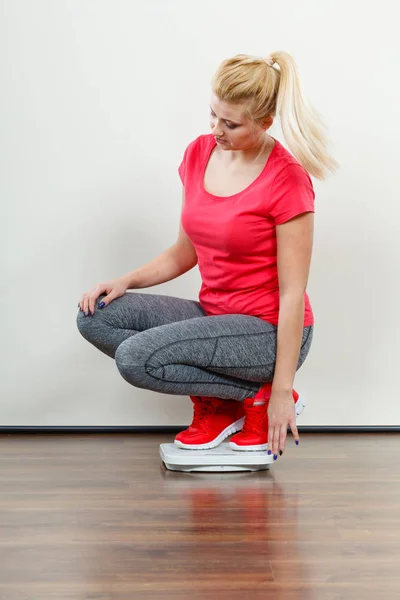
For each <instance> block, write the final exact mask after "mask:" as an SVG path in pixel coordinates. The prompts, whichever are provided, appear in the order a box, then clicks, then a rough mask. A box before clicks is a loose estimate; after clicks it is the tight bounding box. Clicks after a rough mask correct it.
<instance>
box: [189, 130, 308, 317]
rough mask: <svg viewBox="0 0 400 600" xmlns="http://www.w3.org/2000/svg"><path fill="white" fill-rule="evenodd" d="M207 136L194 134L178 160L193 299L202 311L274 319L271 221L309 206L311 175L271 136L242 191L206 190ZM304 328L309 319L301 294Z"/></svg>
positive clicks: (285, 218) (274, 222)
mask: <svg viewBox="0 0 400 600" xmlns="http://www.w3.org/2000/svg"><path fill="white" fill-rule="evenodd" d="M215 146H216V141H215V139H214V136H213V135H211V134H208V135H200V136H199V137H198V138H196V139H195V140H193V141H192V142H191V143H190V144H189V146H188V147H187V148H186V150H185V153H184V156H183V160H182V163H181V165H180V166H179V175H180V178H181V180H182V183H183V185H184V187H185V204H184V208H183V211H182V227H183V229H184V231H185V233H186V234H187V236H188V237H189V238H190V240H191V242H192V244H193V246H194V248H195V250H196V253H197V257H198V267H199V271H200V275H201V278H202V285H201V289H200V293H199V302H200V304H201V306H202V308H203V310H204V311H205V312H206V314H207V315H208V316H211V315H222V314H244V315H252V316H255V317H259V318H260V319H264V320H265V321H269V322H270V323H273V324H274V325H278V317H279V284H278V270H277V241H276V228H275V226H276V225H279V224H281V223H285V221H288V220H289V219H292V218H293V217H295V216H296V215H299V214H301V213H304V212H314V197H315V195H314V190H313V186H312V182H311V178H310V176H309V175H308V173H307V171H306V170H305V169H304V168H303V167H302V166H301V165H300V163H299V162H298V161H297V160H296V159H295V158H294V156H292V154H290V152H288V150H286V148H284V146H283V145H282V144H280V143H279V142H278V140H275V146H274V148H273V150H272V152H271V154H270V156H269V159H268V161H267V164H266V165H265V167H264V169H263V171H262V172H261V173H260V175H259V176H258V177H257V179H256V180H255V181H253V183H251V184H250V185H249V186H248V187H247V188H246V189H245V190H243V191H242V192H239V193H237V194H234V195H232V196H227V197H221V196H214V194H210V193H209V192H207V191H206V190H205V189H204V172H205V168H206V165H207V163H208V160H209V158H210V156H211V152H212V150H213V148H214V147H215ZM304 299H305V314H304V326H307V325H312V324H313V323H314V315H313V312H312V309H311V306H310V301H309V298H308V294H307V293H305V295H304Z"/></svg>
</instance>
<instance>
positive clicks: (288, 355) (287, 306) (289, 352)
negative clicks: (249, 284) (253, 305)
mask: <svg viewBox="0 0 400 600" xmlns="http://www.w3.org/2000/svg"><path fill="white" fill-rule="evenodd" d="M276 229H277V242H278V277H279V295H280V302H279V321H278V348H277V357H276V365H275V374H274V381H273V385H272V390H273V391H277V392H291V390H292V387H293V382H294V378H295V374H296V367H297V362H298V359H299V353H300V346H301V339H302V333H303V323H304V292H305V291H306V288H307V282H308V276H309V271H310V263H311V254H312V246H313V231H314V215H313V213H303V214H301V215H299V216H298V217H296V218H294V219H292V220H291V221H289V222H287V223H284V224H283V225H278V226H277V228H276Z"/></svg>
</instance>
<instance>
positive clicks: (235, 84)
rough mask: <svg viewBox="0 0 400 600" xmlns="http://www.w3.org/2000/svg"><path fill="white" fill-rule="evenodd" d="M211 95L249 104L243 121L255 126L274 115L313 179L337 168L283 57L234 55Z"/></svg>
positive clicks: (218, 75)
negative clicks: (247, 119) (277, 116)
mask: <svg viewBox="0 0 400 600" xmlns="http://www.w3.org/2000/svg"><path fill="white" fill-rule="evenodd" d="M275 65H277V66H278V67H279V68H276V67H275ZM212 90H213V92H214V93H215V94H216V95H217V96H218V98H219V99H220V100H223V101H226V102H231V103H232V104H241V103H244V102H247V106H246V110H245V115H246V116H247V117H248V118H249V119H250V120H251V121H252V122H253V123H256V122H260V121H261V120H264V119H265V118H266V117H268V116H272V117H275V116H276V114H278V115H279V118H280V122H281V127H282V131H283V135H284V137H285V140H286V142H287V144H288V146H289V149H290V151H291V152H292V154H293V155H294V156H295V158H296V159H297V160H298V161H299V162H300V164H302V165H303V167H304V168H305V169H306V170H307V171H308V172H309V173H310V174H311V175H313V176H314V177H316V178H317V179H325V178H326V175H327V171H331V172H334V171H335V170H336V168H337V167H338V163H337V162H336V161H335V160H334V159H333V158H332V157H331V156H330V155H329V153H328V150H327V137H326V134H325V127H324V125H323V123H322V120H321V118H320V115H319V113H318V112H317V111H316V110H315V108H313V107H312V106H311V105H310V103H309V102H308V101H307V99H306V98H305V96H304V94H303V90H302V87H301V83H300V79H299V75H298V70H297V65H296V63H295V61H294V59H293V58H292V56H290V54H288V53H287V52H273V53H272V54H270V55H269V56H268V60H267V59H263V58H257V57H254V56H249V55H247V54H237V55H236V56H234V57H233V58H229V59H227V60H225V61H223V62H222V64H221V65H220V66H219V68H218V70H217V72H216V73H215V75H214V77H213V80H212Z"/></svg>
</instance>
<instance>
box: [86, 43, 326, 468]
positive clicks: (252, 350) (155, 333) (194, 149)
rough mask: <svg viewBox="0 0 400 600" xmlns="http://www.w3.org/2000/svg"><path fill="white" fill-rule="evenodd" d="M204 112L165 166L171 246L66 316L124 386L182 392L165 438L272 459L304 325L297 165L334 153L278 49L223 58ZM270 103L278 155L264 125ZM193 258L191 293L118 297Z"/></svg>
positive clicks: (303, 171)
mask: <svg viewBox="0 0 400 600" xmlns="http://www.w3.org/2000/svg"><path fill="white" fill-rule="evenodd" d="M210 111H211V112H210V126H211V134H207V135H201V136H199V137H198V138H196V139H195V140H193V141H192V142H191V143H190V144H189V146H188V147H187V148H186V150H185V153H184V156H183V160H182V163H181V165H180V167H179V175H180V177H181V180H182V184H183V190H182V214H181V224H180V229H179V235H178V239H177V241H176V243H175V244H174V245H173V246H172V247H171V248H169V249H168V250H166V251H165V252H163V253H162V254H161V255H160V256H158V257H157V258H155V259H154V260H153V261H152V262H150V263H149V264H147V265H145V266H143V267H141V268H139V269H137V270H135V271H133V272H131V273H128V274H127V275H124V276H122V277H120V278H118V279H115V280H112V281H110V282H107V283H104V284H98V285H96V286H95V288H94V289H93V290H92V291H91V292H88V293H86V294H83V296H82V298H81V301H80V304H79V306H80V308H81V311H80V313H79V314H78V319H77V323H78V328H79V330H80V332H81V334H82V335H83V336H84V337H85V339H87V340H88V341H89V342H91V343H92V344H93V345H94V346H95V347H96V348H98V349H99V350H101V351H102V352H104V353H105V354H107V355H108V356H111V357H112V358H115V361H116V365H117V367H118V369H119V371H120V373H121V375H122V377H123V378H124V379H125V380H126V381H128V382H129V383H130V384H132V385H134V386H136V387H139V388H144V389H150V390H154V391H157V392H161V393H166V394H177V395H185V394H187V395H190V398H191V400H192V402H193V407H194V414H193V421H192V423H191V425H190V426H189V428H188V429H186V430H185V431H183V432H181V433H179V434H178V435H177V436H176V438H175V443H176V444H177V445H178V446H180V447H181V448H187V449H199V448H212V447H215V446H217V445H218V444H220V443H221V442H222V441H223V440H224V439H226V438H227V437H228V436H229V435H231V434H232V433H235V432H238V433H236V435H234V436H233V437H232V438H231V440H230V443H229V444H230V447H231V448H233V449H234V450H238V451H246V450H250V451H251V450H260V449H267V448H268V453H269V454H271V453H273V455H274V459H275V460H276V459H277V457H278V454H280V455H282V453H283V450H284V448H285V443H286V436H287V428H288V426H290V428H291V431H292V433H293V436H294V439H295V442H296V444H298V443H299V435H298V431H297V428H296V414H299V413H300V412H301V410H302V407H303V405H302V402H301V399H299V396H298V394H297V392H295V391H294V390H293V382H294V377H295V373H296V371H297V370H298V369H299V368H300V366H301V365H302V364H303V362H304V360H305V359H306V357H307V354H308V352H309V349H310V345H311V341H312V336H313V330H314V316H313V312H312V308H311V305H310V301H309V298H308V295H307V293H306V287H307V281H308V275H309V269H310V263H311V254H312V244H313V225H314V221H313V219H314V214H313V213H314V191H313V186H312V181H311V178H310V174H311V175H313V176H315V177H317V178H318V179H324V178H325V176H326V174H327V172H328V171H329V170H330V171H334V169H335V167H336V162H335V161H334V160H333V159H332V158H331V157H330V156H329V154H328V152H327V149H326V139H325V137H324V135H323V127H322V124H321V123H320V121H319V117H318V116H317V113H316V112H315V111H314V110H313V109H312V108H311V107H310V106H309V104H308V103H307V102H306V100H305V98H304V97H303V95H302V92H301V86H300V82H299V78H298V73H297V68H296V64H295V62H294V60H293V58H292V57H291V56H290V55H288V54H287V53H285V52H276V53H274V54H272V55H269V56H268V57H266V58H265V59H260V58H255V57H252V56H247V55H238V56H235V57H233V58H231V59H228V60H225V61H224V62H223V63H222V64H221V66H220V67H219V69H218V70H217V72H216V74H215V76H214V79H213V82H212V95H211V102H210ZM276 114H278V115H279V117H280V120H281V125H282V130H283V133H284V136H285V140H286V142H287V144H288V146H289V148H290V150H291V152H289V151H288V150H286V149H285V148H284V147H283V145H281V144H280V143H279V142H278V141H277V140H275V139H274V138H273V137H271V136H269V135H268V134H267V131H268V129H269V128H270V127H271V125H272V123H273V119H274V117H275V115H276ZM196 264H198V267H199V271H200V275H201V278H202V285H201V290H200V294H199V302H196V301H193V300H186V299H181V298H174V297H170V296H165V295H152V294H140V293H137V292H136V293H131V294H126V291H127V290H128V289H140V288H147V287H151V286H154V285H158V284H160V283H164V282H166V281H170V280H171V279H174V278H176V277H179V276H180V275H182V274H183V273H186V272H187V271H189V270H190V269H192V268H193V267H194V266H195V265H196ZM96 301H97V304H96ZM96 307H97V308H99V309H101V310H95V308H96ZM87 317H89V318H87Z"/></svg>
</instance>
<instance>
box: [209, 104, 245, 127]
mask: <svg viewBox="0 0 400 600" xmlns="http://www.w3.org/2000/svg"><path fill="white" fill-rule="evenodd" d="M209 107H210V110H212V111H213V113H214V115H215V112H214V109H213V107H212V106H211V105H210V104H209ZM223 120H224V121H229V123H233V124H234V125H240V123H236V121H232V120H231V119H223Z"/></svg>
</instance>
